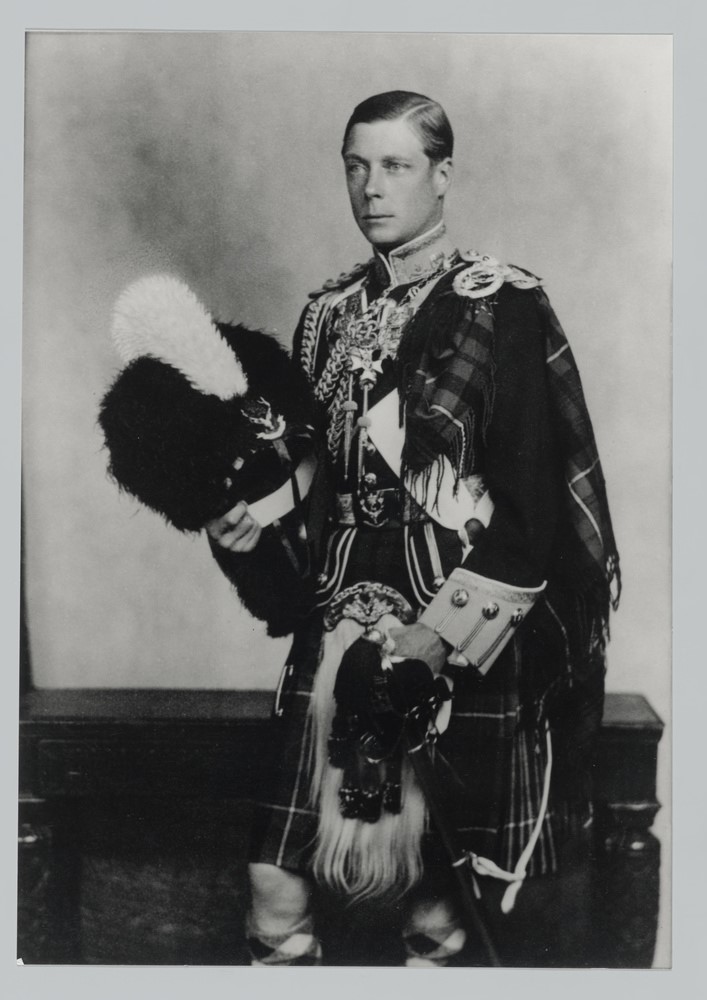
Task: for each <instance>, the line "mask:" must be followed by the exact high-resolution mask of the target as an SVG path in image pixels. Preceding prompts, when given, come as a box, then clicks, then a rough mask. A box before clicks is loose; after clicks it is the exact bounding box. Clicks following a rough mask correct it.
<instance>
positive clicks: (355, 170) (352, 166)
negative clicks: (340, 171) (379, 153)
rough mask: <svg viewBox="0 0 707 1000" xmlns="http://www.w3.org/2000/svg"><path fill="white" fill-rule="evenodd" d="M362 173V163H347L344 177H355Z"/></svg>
mask: <svg viewBox="0 0 707 1000" xmlns="http://www.w3.org/2000/svg"><path fill="white" fill-rule="evenodd" d="M361 173H363V164H362V163H347V164H346V175H347V176H348V177H356V176H358V175H359V174H361Z"/></svg>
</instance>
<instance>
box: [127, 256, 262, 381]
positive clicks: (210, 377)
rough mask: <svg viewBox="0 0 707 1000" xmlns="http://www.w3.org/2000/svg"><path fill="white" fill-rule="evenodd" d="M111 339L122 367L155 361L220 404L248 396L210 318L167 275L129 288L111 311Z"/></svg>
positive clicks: (191, 295) (182, 286) (232, 357)
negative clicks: (146, 359)
mask: <svg viewBox="0 0 707 1000" xmlns="http://www.w3.org/2000/svg"><path fill="white" fill-rule="evenodd" d="M111 335H112V338H113V343H114V344H115V347H116V350H117V351H118V353H119V354H120V356H121V358H122V360H123V361H124V362H125V363H126V364H127V363H129V362H130V361H134V360H135V359H136V358H140V357H145V356H148V357H152V358H156V359H157V360H158V361H164V362H166V363H167V364H169V365H171V366H172V367H173V368H176V369H178V370H179V371H180V372H182V374H183V375H184V376H185V377H186V378H187V379H188V380H189V382H190V383H191V384H192V385H193V386H194V388H195V389H198V390H199V391H200V392H203V393H207V394H211V395H214V396H218V397H219V398H220V399H223V400H228V399H232V398H233V397H234V396H243V395H244V394H245V393H246V392H247V391H248V380H247V379H246V376H245V373H244V371H243V369H242V368H241V366H240V364H239V362H238V360H237V358H236V356H235V355H234V353H233V351H232V350H231V348H230V347H229V346H228V344H227V343H226V341H225V340H224V339H223V337H222V336H221V334H220V333H219V330H218V328H217V327H216V325H215V324H214V322H213V320H212V318H211V316H210V315H209V313H208V312H207V311H206V309H205V308H204V306H203V305H202V304H201V302H199V300H198V299H197V297H196V295H194V293H193V292H192V290H191V289H190V288H189V287H188V286H187V285H185V284H184V282H183V281H180V280H179V279H178V278H173V277H172V276H171V275H168V274H155V275H150V276H149V277H147V278H140V279H139V280H138V281H135V282H134V283H133V284H132V285H129V286H128V287H127V288H126V289H125V291H124V292H123V293H122V295H121V296H120V297H119V299H118V301H117V302H116V304H115V306H114V309H113V322H112V325H111Z"/></svg>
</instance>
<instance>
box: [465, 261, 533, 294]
mask: <svg viewBox="0 0 707 1000" xmlns="http://www.w3.org/2000/svg"><path fill="white" fill-rule="evenodd" d="M459 256H460V257H461V259H462V260H463V261H465V262H466V263H468V264H469V267H464V268H462V269H461V270H460V271H459V272H458V273H457V275H456V277H455V278H454V282H453V287H454V291H455V292H456V293H457V295H464V296H466V298H469V299H480V298H484V297H486V296H488V295H493V294H494V292H497V291H498V289H499V288H500V287H501V285H503V284H504V283H505V282H506V281H507V282H508V283H509V284H511V285H513V287H514V288H524V289H525V288H536V287H537V286H538V285H540V284H541V279H540V278H537V277H536V276H535V275H534V274H531V273H530V271H525V270H523V268H520V267H515V266H514V265H512V264H501V263H500V262H499V261H498V260H497V259H496V258H495V257H491V256H490V255H489V254H482V253H479V252H478V251H476V250H465V251H464V252H462V253H460V255H459Z"/></svg>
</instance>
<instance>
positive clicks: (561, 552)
mask: <svg viewBox="0 0 707 1000" xmlns="http://www.w3.org/2000/svg"><path fill="white" fill-rule="evenodd" d="M672 80H673V39H672V37H671V36H670V35H669V34H660V33H656V34H642V33H639V32H636V33H621V34H620V33H615V34H612V33H604V34H599V33H587V34H578V33H566V32H558V33H554V34H551V33H545V32H537V33H514V32H506V33H482V32H479V33H462V32H453V33H448V32H440V33H433V32H410V33H407V32H405V31H404V30H401V31H400V32H390V31H376V30H370V31H367V32H358V31H309V30H303V31H296V32H295V31H284V30H283V31H278V30H273V31H228V30H223V31H210V30H209V31H196V30H193V31H174V30H156V31H139V30H127V29H126V30H110V31H103V30H70V31H56V30H49V29H40V28H38V29H36V30H30V31H28V32H27V34H26V37H25V81H24V115H25V119H24V122H25V123H24V191H23V220H24V222H23V231H24V248H23V317H22V486H21V489H22V530H21V548H22V579H21V648H20V653H21V656H20V659H21V663H20V669H21V681H20V684H21V691H20V696H21V697H20V727H19V776H20V780H19V831H20V833H19V848H18V862H17V864H18V906H17V958H18V960H21V962H22V963H23V964H24V965H54V966H229V967H230V966H233V967H241V968H243V967H260V968H280V969H283V968H288V967H298V968H299V969H301V968H302V967H330V968H333V967H338V968H341V967H347V968H352V967H356V968H366V969H371V968H372V969H393V968H407V969H416V970H428V971H427V973H426V975H427V976H428V978H427V979H425V980H424V981H425V983H426V987H427V989H434V988H435V983H434V980H433V979H431V978H430V977H431V976H432V975H433V973H431V972H429V970H433V969H446V970H450V969H456V970H460V969H464V970H479V969H487V968H501V969H505V968H512V969H532V970H537V969H572V970H576V969H585V970H587V969H624V970H629V969H630V970H638V969H640V970H649V969H656V970H666V969H670V968H671V966H672V933H671V893H672V878H671V850H672V848H671V834H672V820H671V794H672V789H671V669H672V668H671V627H672V626H671V601H672V598H671V572H672V570H671V560H672V553H671V531H672V527H671V435H672V417H671V405H672V397H671V393H672V387H671V386H672V383H671V379H672V266H673V246H672V227H673V209H672V199H673V83H672ZM263 975H264V976H265V977H266V978H267V974H263ZM293 975H296V973H294V974H293ZM415 975H416V973H410V976H411V977H413V978H414V976H415ZM417 975H419V976H421V975H422V973H421V972H420V973H417ZM469 975H470V976H471V975H472V973H471V972H470V973H469ZM263 981H265V980H263ZM277 982H278V983H282V982H283V980H282V979H278V980H277ZM444 982H445V980H444V979H443V980H442V984H444ZM469 982H470V984H473V979H470V980H469ZM442 988H444V985H442Z"/></svg>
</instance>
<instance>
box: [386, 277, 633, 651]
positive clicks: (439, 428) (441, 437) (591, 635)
mask: <svg viewBox="0 0 707 1000" xmlns="http://www.w3.org/2000/svg"><path fill="white" fill-rule="evenodd" d="M454 276H455V272H454V271H453V272H451V273H450V274H449V275H448V276H446V277H445V279H443V281H441V282H440V283H439V285H438V287H437V289H436V290H435V293H433V295H432V296H430V298H429V299H428V300H427V302H425V303H424V304H423V306H422V307H421V309H420V310H419V311H418V313H417V315H416V316H415V317H414V319H413V321H412V322H411V323H410V324H409V326H408V328H407V329H406V331H405V334H404V337H403V340H402V342H401V344H400V348H399V351H398V357H399V360H400V362H401V386H400V388H401V393H400V395H401V399H405V401H406V402H405V411H406V426H407V431H406V440H405V447H404V451H403V463H404V466H405V468H407V469H411V470H412V471H414V472H421V471H423V470H425V469H427V468H429V466H430V465H431V463H432V462H433V461H434V459H435V458H436V457H437V456H438V455H440V454H441V455H446V456H447V457H448V458H449V459H450V461H451V463H452V465H453V467H454V469H455V472H456V475H457V479H458V480H459V479H461V478H463V477H465V476H468V475H470V474H471V473H472V472H474V471H479V472H483V462H482V461H479V460H478V458H477V451H478V450H480V449H483V445H484V443H485V439H486V431H487V428H488V426H489V423H490V422H491V420H492V419H493V404H494V386H495V371H496V361H495V357H494V341H495V338H496V337H497V336H499V335H500V334H501V333H502V327H503V323H504V318H505V317H504V312H505V310H504V298H505V296H504V287H502V288H501V289H499V291H498V292H497V293H496V294H495V295H493V296H489V297H486V298H475V299H473V298H468V297H465V296H462V295H458V294H457V293H456V292H455V291H454V289H453V287H452V282H453V279H454ZM505 287H507V286H505ZM516 294H522V295H523V296H524V298H525V297H527V308H528V325H529V328H533V327H534V328H536V329H537V328H538V327H539V328H540V330H541V331H542V336H543V337H544V341H545V345H544V350H545V358H546V365H547V392H548V393H549V395H550V405H551V412H552V414H553V419H554V423H555V427H556V432H557V441H558V447H559V450H560V459H561V464H562V469H563V478H564V489H563V496H564V505H563V512H562V515H561V523H560V525H559V528H558V540H559V543H558V545H556V546H555V554H554V556H553V559H552V565H551V566H550V567H549V569H548V592H549V593H551V592H553V591H555V592H557V594H558V596H559V597H560V599H561V603H562V604H564V605H565V606H566V607H568V606H569V602H570V600H571V601H572V605H573V606H574V608H575V611H576V612H577V613H578V614H579V615H580V616H581V617H582V619H583V622H582V624H581V626H580V627H579V628H575V629H573V630H572V631H574V632H575V636H576V637H577V638H578V637H579V633H581V635H582V639H581V645H582V646H583V648H584V651H585V652H589V651H591V650H592V649H596V648H597V646H603V643H604V641H605V639H606V636H607V634H608V620H609V610H610V608H611V607H613V608H614V610H615V609H616V607H617V606H618V600H619V594H620V589H621V587H620V570H619V555H618V551H617V548H616V542H615V540H614V533H613V529H612V524H611V517H610V514H609V506H608V502H607V497H606V487H605V483H604V476H603V473H602V468H601V463H600V461H599V455H598V452H597V447H596V442H595V438H594V431H593V428H592V423H591V420H590V417H589V413H588V411H587V406H586V402H585V399H584V393H583V390H582V384H581V380H580V376H579V372H578V370H577V365H576V363H575V360H574V357H573V355H572V351H571V349H570V346H569V343H568V342H567V338H566V336H565V334H564V332H563V330H562V327H561V326H560V323H559V322H558V319H557V317H556V316H555V313H554V312H553V310H552V307H551V306H550V303H549V301H548V298H547V296H546V295H545V293H544V291H543V290H542V289H541V288H539V287H536V288H533V289H531V290H527V291H524V292H522V293H516ZM477 463H478V468H477V469H476V470H475V465H477ZM573 617H574V616H573ZM572 645H574V643H572Z"/></svg>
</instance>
